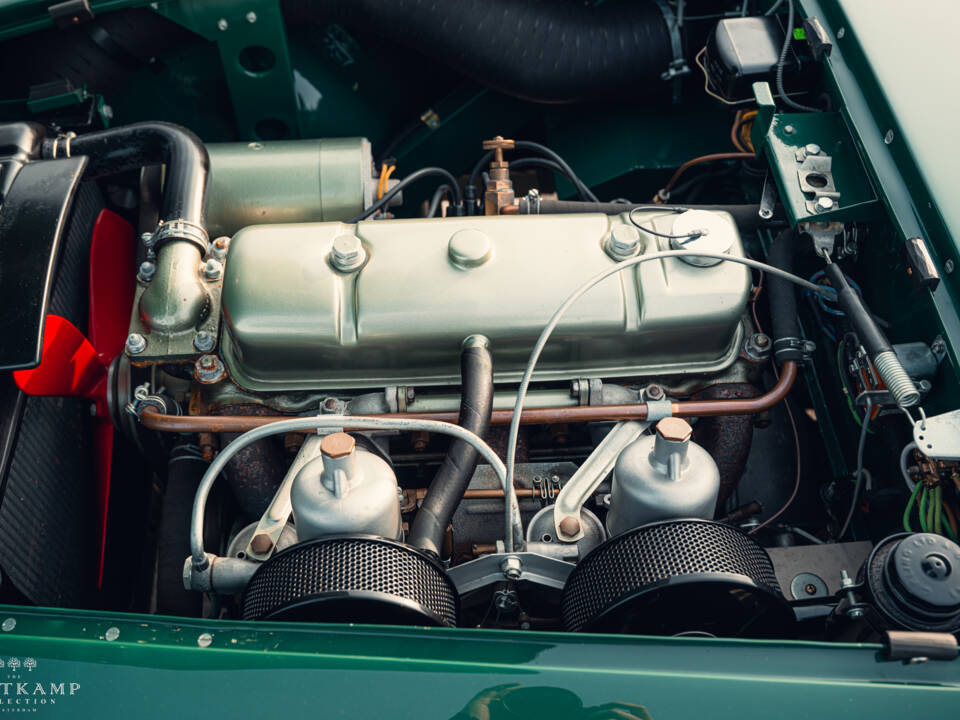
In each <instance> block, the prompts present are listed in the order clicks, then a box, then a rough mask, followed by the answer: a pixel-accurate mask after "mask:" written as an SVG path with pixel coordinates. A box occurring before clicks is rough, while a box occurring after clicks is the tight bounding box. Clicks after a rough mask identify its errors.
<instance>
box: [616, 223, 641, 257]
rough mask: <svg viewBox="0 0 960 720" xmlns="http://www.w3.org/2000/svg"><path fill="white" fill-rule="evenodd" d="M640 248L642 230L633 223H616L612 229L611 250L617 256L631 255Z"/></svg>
mask: <svg viewBox="0 0 960 720" xmlns="http://www.w3.org/2000/svg"><path fill="white" fill-rule="evenodd" d="M639 249H640V231H639V230H637V228H635V227H633V226H632V225H615V226H614V227H613V229H611V230H610V250H611V252H612V253H613V254H614V255H616V256H617V257H623V258H626V257H630V256H631V255H635V254H636V253H637V251H638V250H639Z"/></svg>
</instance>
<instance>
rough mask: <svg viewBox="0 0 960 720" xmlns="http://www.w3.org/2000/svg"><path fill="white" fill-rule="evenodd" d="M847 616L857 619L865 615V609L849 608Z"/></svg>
mask: <svg viewBox="0 0 960 720" xmlns="http://www.w3.org/2000/svg"><path fill="white" fill-rule="evenodd" d="M847 617H848V618H850V619H852V620H856V619H857V618H862V617H863V610H862V609H861V608H850V609H849V610H847Z"/></svg>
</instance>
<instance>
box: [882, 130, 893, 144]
mask: <svg viewBox="0 0 960 720" xmlns="http://www.w3.org/2000/svg"><path fill="white" fill-rule="evenodd" d="M883 142H884V144H885V145H889V144H890V143H892V142H893V130H887V132H886V133H884V135H883Z"/></svg>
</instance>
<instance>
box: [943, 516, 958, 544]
mask: <svg viewBox="0 0 960 720" xmlns="http://www.w3.org/2000/svg"><path fill="white" fill-rule="evenodd" d="M943 529H944V530H946V532H947V535H949V536H950V539H951V540H953V541H954V542H956V541H957V535H956V533H954V532H953V528H952V527H950V520H949V519H947V520H946V521H945V522H944V523H943Z"/></svg>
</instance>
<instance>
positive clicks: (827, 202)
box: [816, 195, 835, 212]
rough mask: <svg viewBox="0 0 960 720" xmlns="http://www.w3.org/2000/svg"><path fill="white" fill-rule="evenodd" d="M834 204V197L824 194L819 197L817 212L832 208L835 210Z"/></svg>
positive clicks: (827, 210)
mask: <svg viewBox="0 0 960 720" xmlns="http://www.w3.org/2000/svg"><path fill="white" fill-rule="evenodd" d="M834 204H835V203H834V202H833V198H832V197H827V196H826V195H822V196H820V197H818V198H817V204H816V208H817V212H829V211H830V210H833V207H834Z"/></svg>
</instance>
